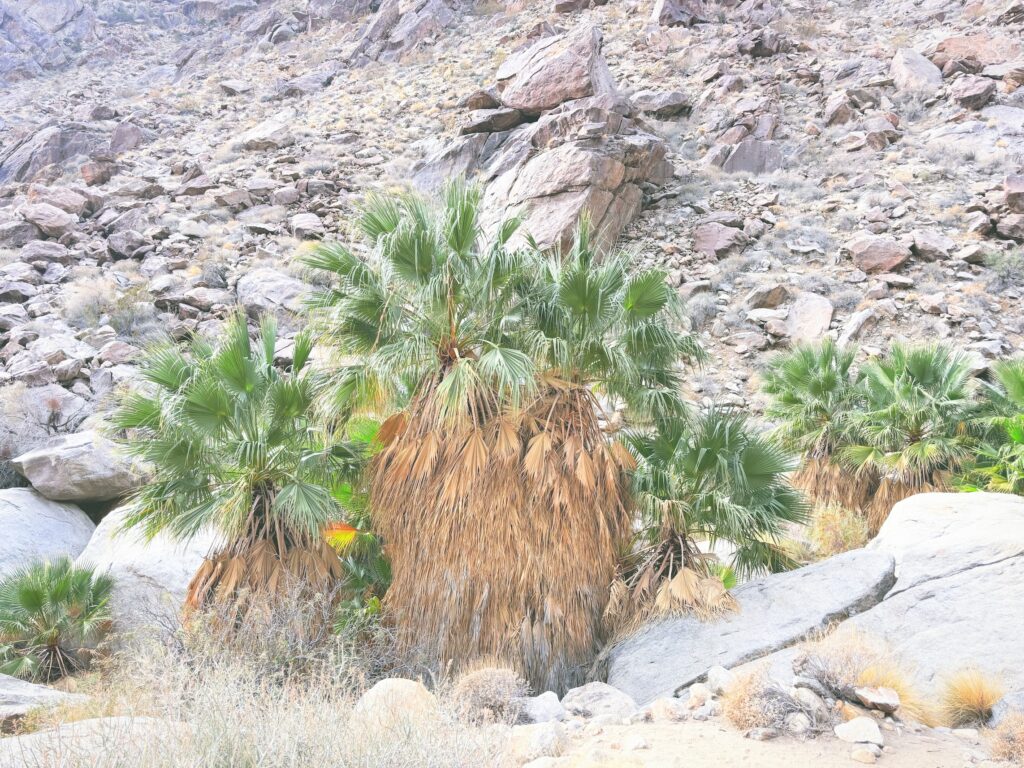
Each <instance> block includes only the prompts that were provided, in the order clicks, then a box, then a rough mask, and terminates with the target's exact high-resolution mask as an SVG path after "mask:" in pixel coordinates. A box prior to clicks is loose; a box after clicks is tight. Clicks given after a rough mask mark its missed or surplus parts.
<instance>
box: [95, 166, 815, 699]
mask: <svg viewBox="0 0 1024 768" xmlns="http://www.w3.org/2000/svg"><path fill="white" fill-rule="evenodd" d="M479 204H480V198H479V193H478V191H477V190H475V189H473V188H471V187H467V186H465V185H462V184H459V183H453V184H450V185H448V187H447V188H446V189H445V191H444V194H443V197H442V199H441V201H440V204H439V205H431V204H428V203H425V202H424V201H422V200H420V199H418V198H415V197H412V196H399V197H387V198H385V197H372V198H370V199H369V200H368V201H367V203H366V205H365V207H364V209H363V212H362V214H361V216H360V217H359V219H358V222H357V224H358V230H359V233H360V235H361V242H360V243H359V244H358V245H357V246H355V247H354V248H349V247H346V246H345V245H342V244H340V243H332V242H328V243H322V244H320V245H319V246H318V247H316V248H315V249H314V250H312V251H310V252H308V253H306V254H305V255H304V256H303V263H304V266H305V267H306V268H307V269H308V270H309V272H310V275H311V278H312V280H313V281H314V282H315V283H316V284H317V285H319V286H320V289H319V290H318V291H317V292H316V293H315V294H314V295H313V296H311V297H310V299H309V302H308V306H307V314H308V319H309V325H308V333H305V332H304V333H303V334H301V335H300V336H299V337H298V338H297V339H296V340H295V342H294V349H293V351H292V353H291V360H290V362H288V361H285V362H284V363H281V361H279V360H276V358H277V357H278V348H279V346H280V344H279V342H278V339H277V336H276V329H275V328H274V326H273V324H272V323H270V322H269V321H267V320H264V321H263V322H262V324H261V326H260V329H259V331H258V333H256V334H255V336H254V338H251V333H250V330H249V328H248V327H247V323H246V319H245V318H244V317H243V316H241V315H237V316H235V317H233V318H231V320H230V321H229V322H228V324H227V328H226V330H225V334H224V337H223V339H222V340H221V342H220V343H219V344H217V345H216V346H211V345H210V344H208V343H206V342H203V341H198V340H197V341H194V342H192V343H191V345H190V346H188V347H186V348H184V349H182V348H179V347H175V346H172V345H165V346H161V347H158V348H156V349H153V350H152V351H151V352H150V353H149V354H148V356H147V357H146V359H145V361H144V363H143V365H142V369H141V370H142V377H143V381H144V382H145V384H144V386H143V387H142V388H140V389H139V390H137V391H135V392H132V393H129V394H127V395H125V396H124V397H123V399H122V401H121V404H120V407H119V409H118V411H117V413H116V414H115V416H114V419H113V424H114V427H115V428H116V429H117V430H119V431H120V432H121V434H122V435H123V437H124V442H125V444H126V446H127V448H128V450H129V452H130V453H132V454H134V455H135V456H137V457H138V458H140V459H142V460H143V461H146V462H148V463H149V464H150V465H151V466H153V467H154V479H153V481H152V482H151V483H149V484H148V485H147V486H145V487H144V488H142V489H140V490H139V491H138V492H137V494H136V496H135V497H134V498H133V499H132V502H131V503H132V505H133V508H132V512H131V516H130V518H129V524H131V525H137V526H141V527H143V529H144V530H145V531H147V532H148V533H150V534H155V533H157V532H159V531H168V532H170V533H171V534H173V535H175V536H179V537H183V538H188V537H191V536H194V535H196V533H198V532H199V531H200V530H204V529H207V528H213V529H215V530H217V531H219V532H220V533H221V534H222V540H223V542H224V543H223V546H222V547H221V548H220V549H219V550H218V551H216V552H214V553H212V554H211V556H210V557H209V558H208V560H207V562H206V563H205V565H204V566H203V568H202V569H201V571H200V572H199V573H198V574H197V575H196V577H195V579H194V580H193V583H192V585H191V588H190V590H189V598H188V602H189V605H190V606H191V607H193V608H200V607H203V606H204V605H206V604H208V603H210V602H213V601H227V602H229V603H230V604H232V605H238V606H239V608H240V610H239V612H238V613H237V614H236V615H238V616H239V620H244V616H245V614H244V610H242V609H244V607H245V605H246V601H247V600H251V599H252V598H253V596H258V595H260V594H261V593H272V592H274V591H275V590H279V589H280V588H281V585H282V584H283V583H284V582H286V581H293V580H298V581H299V582H300V583H304V584H307V585H308V588H309V591H311V592H318V593H320V592H325V591H330V590H331V589H336V590H339V591H340V593H341V596H340V606H341V612H340V613H339V616H340V617H342V618H341V619H340V620H341V621H343V622H344V621H348V617H350V616H352V615H356V616H359V617H361V618H363V619H365V618H366V616H367V614H368V613H374V614H375V613H377V612H378V611H380V612H382V614H383V616H384V617H385V618H386V620H387V621H389V622H390V623H391V624H392V625H393V627H394V629H395V630H396V632H395V635H396V638H397V641H398V646H399V650H400V651H401V653H402V654H403V655H404V656H405V657H406V658H411V659H415V660H419V661H423V662H425V663H427V664H428V665H429V666H431V667H433V668H448V667H450V666H452V665H455V666H458V665H461V664H463V663H466V662H470V661H472V660H474V659H480V658H486V659H490V660H496V659H497V660H501V661H504V662H506V663H509V664H511V665H513V666H514V667H515V668H516V669H517V670H518V671H519V672H521V673H522V674H523V675H524V677H525V678H526V679H528V680H529V682H530V684H531V686H532V687H533V688H535V689H537V690H547V689H553V690H556V691H561V690H565V689H566V688H568V687H571V686H573V685H576V684H578V683H580V682H582V681H583V679H584V676H585V674H586V672H587V669H588V667H589V666H590V664H591V662H592V661H593V659H594V657H595V655H596V654H597V652H598V651H599V650H600V647H601V645H602V643H603V641H604V640H605V639H606V638H607V636H608V633H609V632H610V631H611V630H612V629H613V628H614V626H615V625H618V624H620V621H621V616H623V615H628V616H634V617H635V616H640V615H644V616H646V615H650V614H651V613H652V612H665V611H675V610H694V609H702V608H703V607H707V606H712V605H715V606H722V605H725V604H726V603H727V602H728V599H727V597H726V596H725V590H724V583H725V582H724V581H723V574H722V572H721V571H720V568H719V560H718V559H716V558H715V557H713V556H712V555H711V554H710V553H709V552H706V551H702V550H701V547H704V548H705V549H707V547H708V546H709V545H710V546H715V545H717V544H718V543H720V542H721V543H723V545H728V546H731V547H732V548H733V549H734V552H735V554H734V555H733V556H732V557H731V559H730V563H731V565H732V566H733V567H734V568H735V569H736V571H737V572H739V573H740V574H741V575H744V576H747V575H750V574H753V573H758V572H763V571H768V570H777V569H780V568H784V567H787V566H788V565H789V564H790V563H789V561H788V560H787V559H786V558H785V556H784V555H783V554H782V552H781V549H780V548H779V546H778V545H779V541H780V539H781V536H782V533H783V527H784V526H785V525H786V524H787V523H788V522H791V521H792V522H797V521H799V520H801V519H802V517H803V515H804V514H805V509H804V505H803V501H802V499H801V497H800V496H799V495H798V494H796V493H795V492H794V491H793V490H792V488H791V487H790V486H789V485H788V483H787V482H786V476H787V474H788V473H789V472H790V471H791V470H792V462H791V460H790V458H789V457H788V456H787V455H786V454H785V453H784V452H783V451H782V450H781V449H780V448H779V447H778V445H777V444H776V443H774V442H773V441H771V440H769V439H766V438H764V437H760V436H758V435H756V434H755V432H754V430H753V429H752V428H751V427H750V425H749V424H747V422H746V421H745V420H744V419H743V418H742V417H741V416H740V415H738V414H735V413H732V412H728V411H718V410H714V411H712V412H709V413H707V414H701V415H695V414H692V413H691V412H690V409H689V408H688V406H687V404H686V403H685V402H684V400H683V399H682V397H681V394H680V393H681V390H682V385H683V380H684V377H685V375H686V371H687V366H688V365H693V364H696V363H699V362H700V361H701V360H702V359H703V355H704V353H703V351H702V350H701V348H700V347H699V345H698V344H697V343H696V341H695V340H694V339H693V338H692V337H691V336H690V335H689V334H688V333H687V332H686V331H685V330H684V327H683V322H682V316H681V314H680V312H679V307H678V303H677V302H678V298H677V296H676V294H675V292H674V291H673V290H672V289H671V288H670V287H669V285H668V284H667V282H666V279H665V275H664V274H663V273H661V272H659V271H656V270H640V271H634V270H633V266H632V264H631V263H630V260H629V259H628V258H627V257H626V256H625V255H622V254H599V253H598V252H597V250H596V249H595V247H594V245H593V244H592V242H591V239H590V232H589V227H588V225H587V222H586V221H585V220H584V221H582V222H581V223H580V226H579V228H578V231H577V233H576V236H575V238H574V240H573V244H572V246H571V248H569V249H567V250H565V251H562V252H553V253H552V252H543V251H541V250H540V249H539V248H538V247H537V246H536V245H535V244H534V243H533V242H532V241H531V240H530V239H529V237H528V236H527V237H525V238H514V236H516V234H517V229H518V222H517V221H515V220H511V221H507V222H503V223H501V224H500V226H498V227H497V228H496V229H495V230H494V231H493V232H492V233H490V234H486V233H485V232H484V230H483V227H482V225H481V221H480V216H479ZM524 240H525V244H524V245H520V246H514V245H513V243H514V242H516V241H519V242H522V241H524ZM314 339H315V340H316V343H317V344H319V345H320V346H321V348H322V349H323V350H324V352H325V355H323V356H321V357H320V358H318V364H317V365H316V366H312V365H309V364H308V361H309V360H310V356H311V354H312V346H313V340H314ZM726 581H728V575H727V574H726ZM613 585H614V589H613ZM665 585H668V586H667V587H666V586H665ZM385 589H386V591H385ZM613 591H614V592H615V593H616V595H617V596H616V598H615V600H613V599H612V593H613ZM613 614H614V615H613Z"/></svg>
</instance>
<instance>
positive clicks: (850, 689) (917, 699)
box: [793, 632, 938, 725]
mask: <svg viewBox="0 0 1024 768" xmlns="http://www.w3.org/2000/svg"><path fill="white" fill-rule="evenodd" d="M793 666H794V668H795V669H796V671H797V672H798V673H799V674H801V675H804V676H806V677H811V678H814V679H815V680H817V681H818V682H820V683H821V684H822V685H823V686H824V687H825V688H826V690H828V691H829V692H830V693H831V694H832V695H833V696H835V697H836V698H837V699H845V700H847V701H854V702H856V701H857V699H856V696H855V694H854V689H856V688H859V687H865V688H890V689H892V690H894V691H896V693H897V694H898V695H899V698H900V708H899V709H898V710H897V715H898V716H899V717H900V718H901V719H903V720H913V721H916V722H919V723H922V724H924V725H935V724H937V722H938V718H937V717H936V714H935V712H934V711H933V709H932V707H931V706H930V705H929V703H928V702H927V701H926V700H925V699H924V697H923V696H922V695H921V693H920V692H919V691H918V689H917V687H916V685H915V683H914V676H913V670H912V669H910V668H909V667H907V666H906V665H905V664H903V663H902V661H901V660H900V659H899V658H897V657H896V656H895V654H893V652H892V651H891V650H890V649H889V648H888V646H886V644H885V643H882V642H880V641H878V640H876V639H874V638H871V637H868V636H867V635H864V634H861V633H857V632H842V633H833V634H831V635H826V636H824V637H822V638H820V639H818V640H815V641H812V642H810V643H808V644H807V645H806V646H805V649H804V651H803V653H802V655H801V656H800V657H799V658H798V659H797V660H796V661H795V662H794V665H793Z"/></svg>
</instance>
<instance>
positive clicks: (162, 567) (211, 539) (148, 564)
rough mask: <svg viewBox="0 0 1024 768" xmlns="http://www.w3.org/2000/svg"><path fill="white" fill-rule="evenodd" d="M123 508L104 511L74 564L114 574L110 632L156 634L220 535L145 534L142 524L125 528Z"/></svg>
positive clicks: (171, 620)
mask: <svg viewBox="0 0 1024 768" xmlns="http://www.w3.org/2000/svg"><path fill="white" fill-rule="evenodd" d="M127 514H128V510H127V508H125V507H120V508H118V509H115V510H114V511H113V512H110V513H109V514H108V515H107V516H106V517H104V518H103V520H102V521H101V522H100V524H99V526H98V527H97V528H96V531H95V533H94V534H93V536H92V538H91V539H90V540H89V542H88V546H86V547H85V549H84V550H83V551H82V553H81V554H80V555H79V557H78V560H77V561H76V564H77V565H80V566H87V567H89V568H94V569H95V570H96V571H97V572H100V573H109V574H110V575H111V576H112V577H113V578H114V591H113V594H112V596H111V600H110V604H111V609H112V612H113V615H114V631H115V632H117V633H118V634H120V635H123V636H125V637H127V636H130V635H132V634H134V633H141V634H147V633H157V634H160V633H162V632H164V631H165V630H166V629H167V627H168V626H173V625H174V622H175V617H176V616H177V615H178V611H179V610H180V608H181V605H182V603H183V602H184V600H185V595H186V592H187V590H188V585H189V582H191V581H192V577H193V576H194V575H195V574H196V571H198V570H199V567H200V566H201V565H202V564H203V560H204V559H205V557H206V556H207V555H208V554H211V553H212V552H213V551H215V549H216V547H217V546H218V545H219V543H220V539H219V537H218V536H217V535H216V534H214V533H213V532H205V533H202V534H200V535H199V536H197V537H195V538H194V539H192V540H191V541H187V542H181V541H175V540H174V539H172V538H171V537H170V536H169V535H168V534H166V533H161V534H158V535H157V536H155V537H153V538H152V539H147V538H146V536H145V534H144V533H143V532H142V531H141V530H138V529H126V528H125V520H126V518H127Z"/></svg>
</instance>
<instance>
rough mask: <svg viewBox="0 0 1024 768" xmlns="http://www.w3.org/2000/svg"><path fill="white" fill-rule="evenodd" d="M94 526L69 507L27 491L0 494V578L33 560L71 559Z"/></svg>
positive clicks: (75, 555) (88, 536)
mask: <svg viewBox="0 0 1024 768" xmlns="http://www.w3.org/2000/svg"><path fill="white" fill-rule="evenodd" d="M95 529H96V526H95V525H93V523H92V521H91V520H90V519H89V518H88V517H86V515H85V513H84V512H83V511H82V510H80V509H79V508H78V507H76V506H74V505H72V504H58V503H57V502H54V501H49V500H47V499H45V498H43V497H42V496H41V495H40V494H39V493H38V492H36V491H34V490H32V489H31V488H7V489H5V490H0V576H5V575H7V574H9V573H12V572H13V571H16V570H18V569H19V568H21V567H23V566H25V565H28V564H29V563H31V562H34V561H37V560H53V559H55V558H57V557H61V556H67V557H71V558H75V557H77V556H78V555H79V553H80V552H81V551H82V550H84V549H85V547H86V545H87V544H88V543H89V539H90V537H91V536H92V535H93V531H94V530H95Z"/></svg>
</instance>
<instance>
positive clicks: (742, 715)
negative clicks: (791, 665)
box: [721, 672, 823, 730]
mask: <svg viewBox="0 0 1024 768" xmlns="http://www.w3.org/2000/svg"><path fill="white" fill-rule="evenodd" d="M721 703H722V713H723V714H724V715H725V716H726V718H727V719H728V720H729V722H731V723H732V724H733V725H735V726H736V727H737V728H740V729H741V730H750V729H751V728H783V727H785V723H786V718H787V717H789V715H792V714H795V713H798V712H802V713H803V714H805V715H807V717H808V718H809V719H810V721H811V724H812V727H813V726H821V725H823V724H822V723H818V722H815V712H813V711H812V710H811V709H809V708H808V707H807V706H806V705H804V704H803V703H802V702H800V701H799V700H797V699H795V698H793V697H792V696H790V694H789V692H788V691H787V690H786V689H784V688H783V687H782V686H780V685H779V684H778V683H775V682H772V681H771V680H769V679H768V677H767V675H765V674H764V673H763V672H755V673H753V674H750V675H747V676H746V677H741V678H739V679H738V680H737V681H736V682H735V684H733V685H732V686H731V687H730V688H729V689H728V690H727V691H726V692H725V694H723V696H722V699H721Z"/></svg>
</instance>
